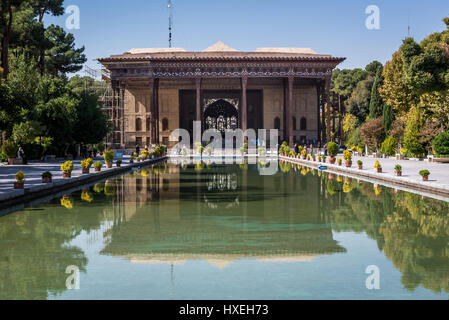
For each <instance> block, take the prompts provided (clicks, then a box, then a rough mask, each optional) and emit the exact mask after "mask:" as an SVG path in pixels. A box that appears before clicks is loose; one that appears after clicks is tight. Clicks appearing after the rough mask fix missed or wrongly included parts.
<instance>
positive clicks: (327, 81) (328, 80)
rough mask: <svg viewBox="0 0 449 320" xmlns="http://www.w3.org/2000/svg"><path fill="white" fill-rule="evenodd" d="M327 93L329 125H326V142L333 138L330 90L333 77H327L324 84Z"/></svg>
mask: <svg viewBox="0 0 449 320" xmlns="http://www.w3.org/2000/svg"><path fill="white" fill-rule="evenodd" d="M324 90H325V95H326V100H325V101H326V116H327V125H326V129H327V132H326V142H329V141H330V138H331V113H330V111H331V110H330V90H331V79H330V78H327V79H326V81H325V85H324Z"/></svg>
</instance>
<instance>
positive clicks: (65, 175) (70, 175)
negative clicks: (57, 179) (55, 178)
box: [62, 172, 72, 178]
mask: <svg viewBox="0 0 449 320" xmlns="http://www.w3.org/2000/svg"><path fill="white" fill-rule="evenodd" d="M62 177H63V178H71V177H72V173H71V172H63V173H62Z"/></svg>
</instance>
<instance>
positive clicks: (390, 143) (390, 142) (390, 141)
mask: <svg viewBox="0 0 449 320" xmlns="http://www.w3.org/2000/svg"><path fill="white" fill-rule="evenodd" d="M396 145H397V143H396V139H395V138H393V137H392V136H388V137H387V138H386V139H385V140H384V142H382V146H381V147H380V151H381V152H382V153H383V154H386V155H387V156H394V155H395V154H396Z"/></svg>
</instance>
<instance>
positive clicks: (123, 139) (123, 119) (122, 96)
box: [119, 84, 126, 148]
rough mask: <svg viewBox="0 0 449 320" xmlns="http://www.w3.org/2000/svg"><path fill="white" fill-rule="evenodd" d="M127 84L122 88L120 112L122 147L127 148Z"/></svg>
mask: <svg viewBox="0 0 449 320" xmlns="http://www.w3.org/2000/svg"><path fill="white" fill-rule="evenodd" d="M125 89H126V87H125V84H123V85H121V86H120V110H119V121H120V122H119V124H120V147H121V148H125Z"/></svg>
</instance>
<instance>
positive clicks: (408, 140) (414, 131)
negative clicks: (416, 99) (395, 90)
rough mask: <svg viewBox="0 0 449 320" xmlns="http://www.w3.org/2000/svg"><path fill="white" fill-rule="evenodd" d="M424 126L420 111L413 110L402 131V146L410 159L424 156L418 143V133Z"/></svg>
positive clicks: (422, 149)
mask: <svg viewBox="0 0 449 320" xmlns="http://www.w3.org/2000/svg"><path fill="white" fill-rule="evenodd" d="M423 124H424V121H423V116H422V111H421V110H419V108H413V109H412V111H411V112H410V116H409V119H408V121H407V125H406V127H405V131H404V146H405V148H406V149H407V154H409V155H410V156H412V157H418V158H422V157H424V156H425V149H424V147H423V146H422V144H421V143H420V142H419V137H420V136H419V131H420V130H421V128H422V126H423Z"/></svg>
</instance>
